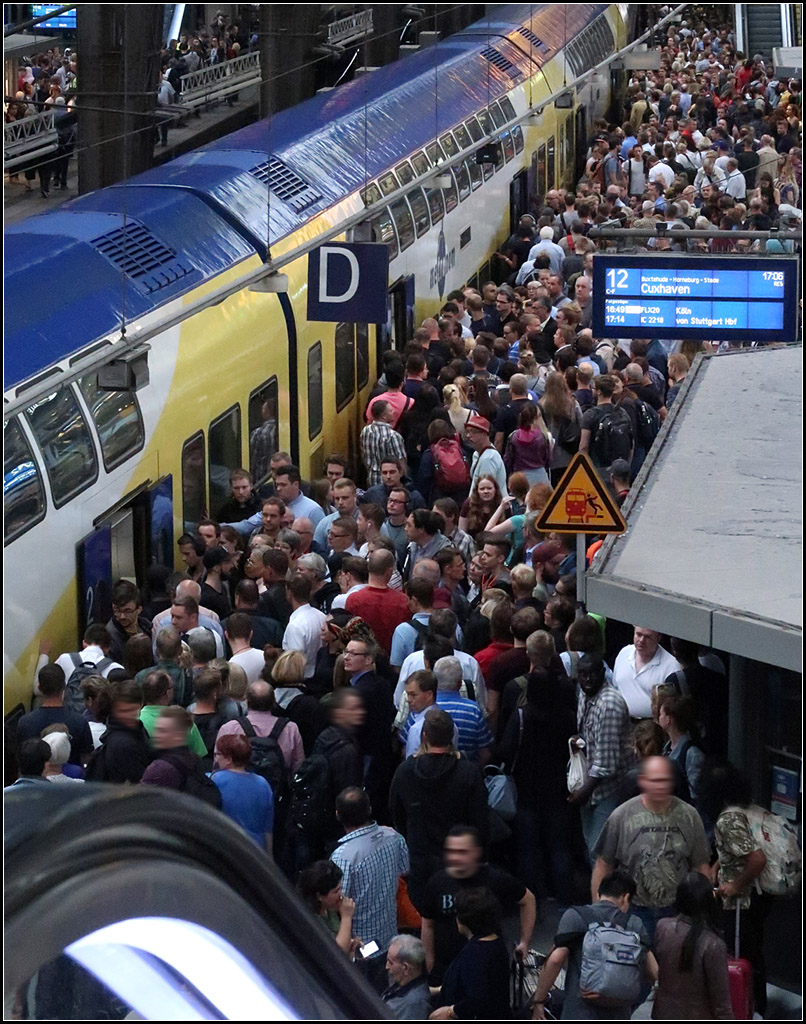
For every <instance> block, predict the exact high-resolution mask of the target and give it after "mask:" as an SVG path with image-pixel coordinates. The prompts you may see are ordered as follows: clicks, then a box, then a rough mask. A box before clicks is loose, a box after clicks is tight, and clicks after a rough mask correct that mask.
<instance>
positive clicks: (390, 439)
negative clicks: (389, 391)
mask: <svg viewBox="0 0 806 1024" xmlns="http://www.w3.org/2000/svg"><path fill="white" fill-rule="evenodd" d="M370 412H371V413H372V420H371V421H370V422H369V423H368V424H367V425H366V426H365V427H364V429H363V430H362V431H361V458H362V460H363V462H364V465H365V466H366V468H367V487H374V486H375V485H376V484H379V483H381V463H382V462H384V461H385V460H386V459H401V460H405V458H406V449H405V447H404V445H403V438H402V437H401V436H400V434H398V433H397V431H396V430H393V429H392V427H391V426H390V424H392V423H394V422H395V420H396V418H397V417H396V415H395V410H394V408H393V407H392V405H391V403H390V402H386V401H384V399H382V398H376V399H375V401H374V402H373V403H372V405H371V406H370Z"/></svg>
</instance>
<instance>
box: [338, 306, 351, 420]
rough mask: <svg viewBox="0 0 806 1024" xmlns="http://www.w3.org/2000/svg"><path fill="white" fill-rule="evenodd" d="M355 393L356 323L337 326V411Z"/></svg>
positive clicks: (339, 410)
mask: <svg viewBox="0 0 806 1024" xmlns="http://www.w3.org/2000/svg"><path fill="white" fill-rule="evenodd" d="M354 394H355V325H354V324H338V325H337V326H336V412H341V410H342V409H343V408H344V407H345V406H346V405H347V404H348V403H349V402H350V400H351V398H352V397H353V395H354Z"/></svg>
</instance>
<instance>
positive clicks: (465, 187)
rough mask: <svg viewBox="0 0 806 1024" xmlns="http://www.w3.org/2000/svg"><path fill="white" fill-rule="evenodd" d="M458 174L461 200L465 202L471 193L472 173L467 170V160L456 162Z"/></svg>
mask: <svg viewBox="0 0 806 1024" xmlns="http://www.w3.org/2000/svg"><path fill="white" fill-rule="evenodd" d="M453 171H454V174H455V175H456V184H457V185H458V186H459V202H460V203H463V202H464V201H465V199H467V197H468V196H469V195H470V175H469V174H468V172H467V167H466V166H465V161H464V160H462V162H461V163H458V164H455V165H454V168H453Z"/></svg>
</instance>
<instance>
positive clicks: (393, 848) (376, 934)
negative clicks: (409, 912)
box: [330, 821, 409, 956]
mask: <svg viewBox="0 0 806 1024" xmlns="http://www.w3.org/2000/svg"><path fill="white" fill-rule="evenodd" d="M330 859H331V860H332V861H333V863H334V864H335V865H336V866H337V867H340V868H341V870H342V872H343V873H344V877H343V878H342V882H341V885H342V891H343V893H344V895H345V896H349V897H350V898H351V899H354V900H355V917H354V918H353V935H360V936H361V938H362V939H363V940H364V942H365V943H366V942H377V943H378V953H376V954H375V955H376V956H380V955H382V954H383V953H384V952H385V951H386V950H387V949H388V948H389V942H390V941H391V940H392V939H393V938H394V936H395V935H397V930H398V929H397V884H398V880H399V878H400V876H401V875H404V874H406V872H407V871H408V870H409V850H408V847H407V846H406V840H405V839H404V838H403V836H402V835H400V833H399V832H395V830H394V829H393V828H389V827H387V826H386V825H379V824H378V823H377V822H374V821H373V822H372V824H371V825H364V826H362V827H361V828H357V829H354V830H353V831H352V832H348V833H347V835H346V836H342V837H341V839H340V840H339V842H338V845H337V846H336V849H335V850H334V851H333V853H332V854H331V855H330Z"/></svg>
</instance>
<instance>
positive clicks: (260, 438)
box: [247, 377, 280, 485]
mask: <svg viewBox="0 0 806 1024" xmlns="http://www.w3.org/2000/svg"><path fill="white" fill-rule="evenodd" d="M247 415H248V417H249V472H250V473H251V474H252V480H253V481H254V482H255V485H257V484H260V483H263V481H264V480H265V479H266V477H267V476H268V475H269V468H270V467H269V460H270V459H271V455H272V452H276V451H277V449H278V448H279V447H280V446H279V444H278V439H279V435H278V427H279V423H280V416H279V410H278V389H277V378H276V377H272V378H271V380H267V381H266V383H265V384H261V385H260V387H259V388H257V390H255V391H253V392H252V394H251V395H250V396H249V406H248V409H247Z"/></svg>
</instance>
